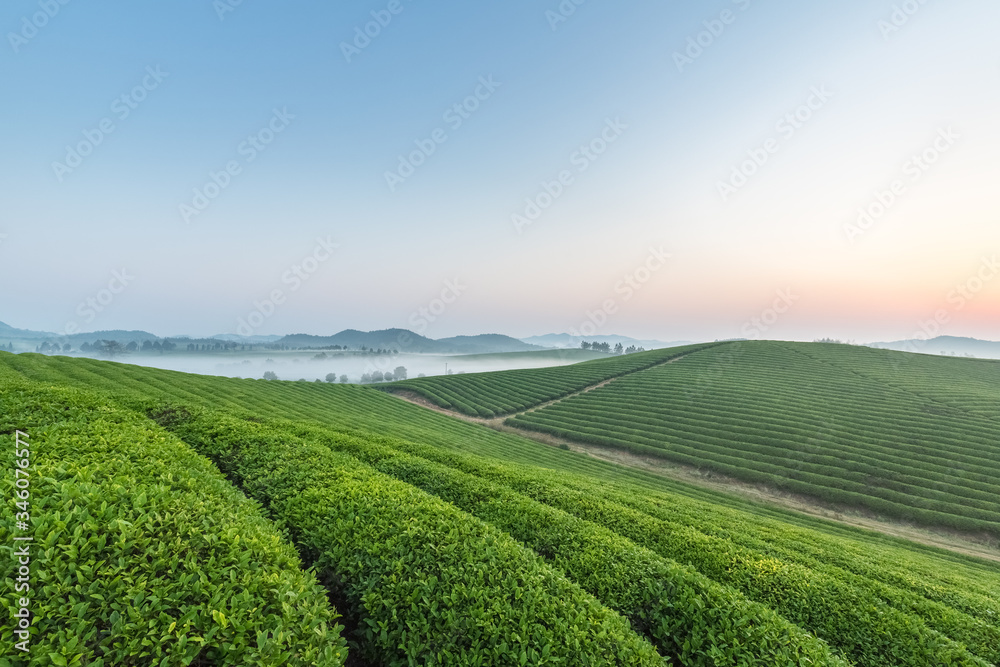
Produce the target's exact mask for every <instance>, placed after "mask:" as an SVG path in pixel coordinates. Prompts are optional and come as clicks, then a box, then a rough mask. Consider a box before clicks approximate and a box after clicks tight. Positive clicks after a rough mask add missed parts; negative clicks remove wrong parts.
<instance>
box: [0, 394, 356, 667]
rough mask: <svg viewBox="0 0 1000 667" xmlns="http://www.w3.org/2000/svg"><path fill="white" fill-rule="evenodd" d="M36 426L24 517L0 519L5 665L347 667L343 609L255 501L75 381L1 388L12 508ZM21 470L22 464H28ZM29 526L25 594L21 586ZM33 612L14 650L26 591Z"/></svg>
mask: <svg viewBox="0 0 1000 667" xmlns="http://www.w3.org/2000/svg"><path fill="white" fill-rule="evenodd" d="M15 429H18V430H22V431H25V432H27V433H28V436H29V437H28V439H27V441H28V442H29V443H30V446H29V448H28V456H27V458H28V459H29V460H30V464H31V465H30V466H29V468H28V474H29V477H28V478H27V479H28V480H29V487H28V489H27V491H28V494H29V495H28V498H27V501H26V502H27V503H28V505H27V509H28V512H29V514H30V516H31V519H30V529H29V530H28V531H21V530H18V531H17V532H16V533H13V534H12V532H11V530H10V528H13V525H12V523H9V522H7V521H4V522H3V523H2V524H0V550H2V551H4V552H5V553H4V554H3V555H2V557H0V578H2V579H3V581H4V585H5V588H6V590H7V591H8V592H9V593H10V594H9V595H8V594H5V595H4V596H3V603H2V604H3V607H4V609H3V619H2V620H0V640H2V643H3V646H4V647H5V648H4V655H3V656H2V657H0V664H10V663H9V662H6V661H7V660H13V661H14V663H15V664H30V665H74V666H75V665H90V666H93V667H100V666H105V667H112V666H116V665H140V664H143V665H145V664H149V665H153V664H155V665H188V664H206V665H207V664H212V665H233V666H240V667H242V666H244V665H251V664H252V665H275V666H278V665H329V666H334V665H343V664H344V661H345V658H346V655H347V646H346V642H345V640H344V639H343V637H342V636H341V630H342V629H343V626H341V625H339V624H337V623H336V619H337V618H338V617H339V615H338V614H337V613H336V612H334V611H333V610H332V609H331V608H330V605H329V602H328V600H327V597H326V595H325V591H324V590H323V588H322V587H321V586H319V585H318V583H317V581H316V578H315V576H314V575H313V574H312V573H307V572H303V571H302V569H301V565H300V561H299V556H298V554H297V553H296V551H295V549H294V548H293V547H292V546H291V545H290V544H288V543H287V542H285V541H284V540H283V539H282V537H281V535H280V534H279V532H278V531H277V530H276V529H275V527H274V525H273V524H272V523H271V522H270V521H268V520H266V519H265V518H264V517H263V516H262V515H261V513H260V508H259V506H258V505H256V504H255V503H253V502H251V501H249V500H247V499H246V498H245V497H244V496H243V495H242V494H240V493H239V492H238V491H237V490H236V489H234V488H233V487H232V485H230V484H229V483H228V482H227V481H226V480H225V479H223V477H222V476H221V475H220V474H219V472H218V470H216V469H215V467H214V466H213V465H212V464H211V463H210V462H208V461H207V460H205V459H204V458H203V457H201V456H198V455H197V454H195V453H194V452H192V451H191V450H190V449H189V448H188V447H186V446H185V445H184V444H183V443H181V442H180V441H179V440H177V438H175V437H173V436H171V435H169V434H166V433H164V432H163V431H162V429H160V428H158V427H157V426H156V425H155V424H153V423H152V422H150V421H149V420H147V419H143V418H140V417H138V416H136V415H133V414H131V413H128V412H127V411H125V410H122V409H119V408H112V407H107V406H106V405H103V404H102V402H100V401H99V400H97V398H96V397H94V396H92V395H90V394H85V393H83V392H78V391H74V390H65V389H51V388H35V387H29V386H28V385H26V384H23V383H17V384H11V383H10V382H5V383H4V385H3V387H2V388H0V433H3V434H4V435H2V436H0V448H2V449H0V451H2V453H0V466H3V470H4V471H5V472H4V474H3V475H2V478H3V482H2V483H0V488H2V493H3V495H4V498H5V500H6V503H5V505H6V507H7V510H8V511H9V512H10V515H9V516H10V517H11V518H13V517H14V513H15V512H22V511H24V506H22V507H16V505H15V501H16V500H20V499H19V498H15V496H14V492H15V489H16V487H15V478H14V474H13V469H14V468H15V465H16V464H15V460H17V461H20V460H23V458H24V457H23V456H15V437H14V435H13V432H14V431H15ZM17 453H18V454H23V453H24V451H23V450H21V451H20V452H17ZM22 479H23V477H22ZM15 535H16V536H22V537H23V536H31V537H33V538H34V541H33V542H29V543H27V544H29V548H28V551H29V557H28V558H29V560H30V562H29V564H28V565H27V567H28V568H29V570H30V574H29V575H28V581H27V582H20V583H27V584H28V585H29V586H30V590H29V591H23V592H22V593H18V594H16V595H15V593H14V591H15V585H16V580H15V577H19V576H21V573H20V571H19V569H18V568H19V567H20V560H21V558H23V557H22V556H19V557H13V552H14V549H15V548H19V547H20V546H21V545H23V544H25V542H15V541H14V540H13V537H14V536H15ZM21 594H23V595H25V597H27V598H28V599H29V600H30V604H29V609H30V611H31V612H32V618H31V626H30V633H31V635H30V644H29V651H28V652H27V653H22V652H21V651H20V650H17V649H15V648H14V644H15V642H16V641H20V640H21V639H22V638H23V637H18V636H16V635H15V634H14V631H15V630H16V629H19V628H16V627H15V625H16V623H17V620H18V619H17V618H16V617H15V615H14V614H15V613H17V611H18V609H19V608H20V605H19V604H18V603H17V601H18V600H19V596H20V595H21Z"/></svg>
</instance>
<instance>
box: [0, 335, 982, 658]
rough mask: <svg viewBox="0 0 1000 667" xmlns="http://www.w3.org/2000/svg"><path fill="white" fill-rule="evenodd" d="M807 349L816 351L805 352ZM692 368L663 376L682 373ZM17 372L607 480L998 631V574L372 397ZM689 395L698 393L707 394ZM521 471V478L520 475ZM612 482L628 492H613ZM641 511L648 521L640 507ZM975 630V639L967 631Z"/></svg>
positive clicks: (792, 558) (775, 549)
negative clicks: (286, 418)
mask: <svg viewBox="0 0 1000 667" xmlns="http://www.w3.org/2000/svg"><path fill="white" fill-rule="evenodd" d="M803 347H805V348H806V349H812V348H811V346H808V345H807V346H803ZM816 347H819V346H816ZM688 359H690V357H689V358H688ZM688 359H685V360H683V361H679V362H677V363H675V364H671V365H670V366H669V367H668V368H671V369H672V368H674V367H675V366H679V365H681V364H683V363H686V362H687V361H688ZM13 367H16V368H17V370H18V372H19V373H23V374H24V375H27V376H30V377H39V378H44V379H47V380H49V381H52V382H63V383H66V382H75V383H78V384H80V385H81V386H101V387H104V388H106V389H108V390H113V391H116V392H118V394H119V395H120V396H122V397H126V398H127V397H134V396H145V397H158V398H164V399H167V398H169V400H173V401H179V402H186V403H191V404H197V405H205V406H214V407H223V408H232V407H241V408H244V409H247V410H250V411H252V412H253V413H254V414H256V415H260V416H273V417H282V416H290V417H293V418H295V419H299V420H303V421H315V422H320V423H324V424H328V425H330V426H332V427H334V428H336V429H339V430H343V431H350V432H354V433H356V434H358V435H361V436H364V437H365V438H367V439H370V436H368V435H366V434H367V433H370V432H372V431H378V432H379V433H383V434H387V435H393V436H395V437H397V438H400V437H401V438H406V439H409V440H412V441H416V442H422V443H428V444H431V445H433V446H426V445H414V444H412V443H401V442H399V441H394V442H393V443H392V445H391V446H392V447H393V448H400V449H405V450H406V451H409V452H411V453H414V454H416V455H418V456H422V457H425V458H427V459H431V460H436V461H439V462H442V463H444V464H445V465H449V466H452V467H455V468H458V469H463V470H466V472H472V473H473V474H475V470H474V469H466V468H464V467H463V466H465V465H466V462H465V459H466V458H468V457H464V456H457V455H456V454H454V452H457V451H464V452H468V451H472V452H478V453H482V454H486V455H490V456H495V457H500V458H503V459H505V460H507V461H510V460H516V461H520V462H522V463H531V464H540V465H544V466H546V467H549V468H552V469H556V470H563V471H567V472H568V473H571V474H564V473H557V472H552V471H546V472H542V471H539V470H538V469H531V470H530V472H531V474H532V479H534V480H535V482H536V483H538V484H543V485H544V486H552V485H553V484H554V483H555V482H558V483H559V484H562V485H568V486H571V487H574V488H586V489H588V490H587V492H588V493H589V494H591V495H593V496H595V497H599V493H600V492H601V491H603V490H608V489H609V486H608V485H609V483H610V482H615V483H616V486H615V492H616V493H617V492H618V491H621V492H622V494H623V495H620V496H619V497H618V498H616V499H615V500H617V501H618V502H620V503H622V504H625V505H629V503H627V502H626V499H627V498H634V499H636V500H637V502H638V501H639V500H642V499H645V498H653V497H654V496H655V498H656V500H657V502H658V503H660V504H662V511H663V512H664V515H660V516H661V518H668V517H669V515H670V514H671V513H675V514H677V515H678V517H683V516H687V517H688V518H686V519H683V518H676V519H675V521H676V522H680V523H689V524H690V525H692V526H694V527H695V528H697V529H698V530H701V531H703V532H705V533H706V534H709V535H712V536H715V537H723V538H725V539H727V540H729V541H732V542H733V543H735V544H738V545H740V546H743V547H748V548H750V549H753V550H755V551H759V552H760V553H761V554H763V555H765V556H768V557H771V558H775V559H777V560H779V561H788V562H792V563H798V564H800V565H805V566H806V567H807V568H812V567H817V568H818V569H821V570H823V567H821V566H820V565H822V564H831V566H836V567H838V568H841V569H842V570H843V571H844V572H851V573H854V574H855V575H856V576H859V577H862V579H861V580H856V579H853V580H851V583H853V584H854V585H856V586H858V587H862V586H863V585H864V583H865V581H867V580H871V581H873V582H882V583H883V584H885V585H887V586H890V587H891V590H886V589H878V587H877V586H873V587H872V591H873V592H876V594H877V595H879V596H880V597H883V598H884V599H886V602H888V603H889V604H890V605H891V606H893V607H895V608H898V609H900V610H903V611H906V612H908V613H912V614H913V615H915V616H919V617H920V618H922V619H924V621H925V622H926V623H927V624H928V625H929V626H930V627H934V628H937V629H939V630H941V631H942V632H944V633H946V634H948V635H949V636H952V638H955V639H961V638H960V637H956V636H955V635H958V634H960V631H961V627H962V626H963V624H964V625H966V626H968V625H969V623H968V622H967V621H965V620H963V619H961V618H959V619H958V623H957V624H955V625H952V626H951V628H950V629H947V627H946V626H945V625H944V624H943V623H945V622H950V621H949V618H951V619H952V620H954V617H953V616H952V615H951V614H950V612H947V611H945V613H943V614H942V616H941V619H940V621H935V619H934V616H933V614H934V613H935V608H921V607H920V604H919V601H917V602H915V601H914V599H913V597H912V596H922V597H924V598H926V599H928V600H931V601H934V602H939V603H941V604H944V605H946V606H948V607H951V608H953V609H955V610H959V611H961V612H962V613H964V614H966V615H968V616H969V617H972V618H975V619H980V620H982V621H983V622H984V623H986V624H987V625H989V626H991V627H992V628H995V627H996V625H997V624H996V622H995V620H994V619H995V618H996V617H995V616H992V614H995V613H996V610H997V604H998V599H1000V598H998V595H997V591H998V590H1000V575H998V570H997V568H996V566H995V565H988V564H986V563H984V562H983V561H978V560H975V559H971V558H968V557H964V556H961V555H959V554H954V553H950V552H942V551H940V550H937V549H933V548H930V547H923V546H920V545H916V544H913V543H907V542H903V541H901V540H898V539H896V538H890V537H886V536H882V535H876V534H874V533H869V532H865V531H861V530H858V529H855V528H849V527H846V526H842V525H835V524H832V523H829V522H826V521H823V520H819V519H813V518H809V517H805V516H802V515H796V514H793V513H791V512H789V511H787V510H780V509H777V508H772V507H765V506H760V505H754V504H751V503H747V502H746V501H740V500H736V499H734V498H731V497H728V496H724V495H721V494H719V493H717V492H712V491H708V490H705V489H699V488H696V487H692V486H689V485H685V484H682V483H679V482H671V481H669V480H666V479H664V478H662V477H657V476H656V475H654V474H652V473H648V472H643V471H640V470H634V469H627V468H622V467H617V466H613V465H611V464H606V463H602V462H600V461H597V460H594V459H591V458H588V457H585V456H581V455H578V454H575V453H574V452H566V451H561V450H559V449H555V448H551V447H546V446H543V445H539V444H538V443H535V442H532V441H530V440H525V439H522V438H518V437H516V436H512V435H508V434H504V433H499V432H496V431H493V430H491V429H487V428H484V427H481V426H477V425H474V424H469V423H466V422H461V421H459V420H455V419H451V418H448V417H446V416H444V415H441V414H438V413H435V412H433V411H430V410H424V409H422V408H419V407H417V406H414V405H411V404H409V403H406V402H404V401H400V400H398V399H394V398H392V397H391V396H388V395H386V394H384V393H381V392H379V391H375V390H373V389H371V388H368V387H353V386H330V385H315V384H312V383H296V382H263V381H252V380H235V379H229V378H216V377H205V376H194V375H188V374H183V373H176V372H172V371H162V370H157V369H147V368H140V367H135V366H129V365H122V364H114V363H109V362H98V361H92V360H85V359H67V358H59V357H43V356H40V355H17V356H16V357H15V356H14V355H9V354H0V373H3V372H4V371H5V369H8V368H13ZM620 381H621V380H618V381H616V383H617V382H620ZM695 388H696V389H697V390H699V391H701V390H702V389H703V388H704V387H695ZM376 440H377V439H376ZM505 465H507V464H505ZM518 470H520V471H521V472H525V473H527V472H529V469H527V468H523V469H522V468H518ZM595 479H599V480H601V484H599V485H594V484H593V480H595ZM619 483H620V484H624V485H625V486H618V484H619ZM665 491H666V493H664V492H665ZM629 506H632V505H629ZM645 509H647V510H648V511H649V512H653V510H652V509H650V508H648V507H647V508H645ZM720 527H721V528H720ZM779 528H780V529H779ZM720 529H721V530H724V531H725V530H727V529H728V534H727V535H721V534H719V530H720ZM750 536H759V537H760V540H759V541H758V542H757V543H748V542H747V541H746V539H747V538H748V537H750ZM806 548H808V550H809V551H808V553H809V558H810V559H811V560H810V561H809V562H803V560H802V559H801V558H796V554H798V553H800V552H801V551H803V550H805V549H806ZM816 563H819V564H820V565H816ZM823 571H824V572H825V573H826V574H835V573H832V572H831V571H828V570H823ZM894 591H895V592H894ZM938 611H940V610H938ZM972 627H973V630H975V627H974V624H972ZM989 637H990V635H989V633H988V632H985V633H982V635H981V636H980V638H979V639H978V640H976V639H975V637H973V638H972V639H971V640H970V639H964V641H966V642H967V643H968V645H969V646H970V647H976V648H975V650H976V651H977V652H979V653H986V651H985V650H984V649H982V645H983V643H984V642H988V641H989ZM977 641H978V644H977Z"/></svg>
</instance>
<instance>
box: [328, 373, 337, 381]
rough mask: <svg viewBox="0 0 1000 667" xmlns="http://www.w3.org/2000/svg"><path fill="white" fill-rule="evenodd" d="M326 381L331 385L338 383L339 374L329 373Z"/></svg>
mask: <svg viewBox="0 0 1000 667" xmlns="http://www.w3.org/2000/svg"><path fill="white" fill-rule="evenodd" d="M326 381H327V382H331V383H333V382H336V381H337V374H336V373H327V374H326Z"/></svg>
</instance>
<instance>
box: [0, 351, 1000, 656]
mask: <svg viewBox="0 0 1000 667" xmlns="http://www.w3.org/2000/svg"><path fill="white" fill-rule="evenodd" d="M422 404H423V405H422ZM998 426H1000V362H992V361H979V360H971V359H957V358H945V357H930V356H923V355H913V354H907V353H901V352H892V351H887V350H876V349H869V348H862V347H855V346H847V345H835V344H819V343H813V344H806V343H784V342H764V341H761V342H757V341H735V342H724V343H710V344H700V345H689V346H685V347H674V348H666V349H662V350H654V351H650V352H642V353H637V354H629V355H622V356H608V357H606V358H600V359H596V360H592V361H584V362H581V363H576V364H571V365H566V366H560V367H551V368H533V369H526V370H517V371H501V372H493V373H476V374H463V375H447V376H439V377H428V378H419V379H411V380H403V381H400V382H395V383H388V384H383V385H377V386H359V385H339V384H338V385H334V384H325V383H322V384H321V383H312V382H283V381H264V380H244V379H237V378H225V377H213V376H203V375H192V374H186V373H181V372H176V371H169V370H160V369H152V368H144V367H140V366H134V365H128V364H118V363H113V362H106V361H96V360H91V359H81V358H68V357H60V356H45V355H41V354H11V353H6V352H0V440H2V447H3V448H2V455H0V464H2V465H3V467H4V476H3V479H4V482H3V488H4V498H5V501H6V512H7V513H6V519H5V521H3V522H2V523H0V545H2V547H3V549H4V550H5V551H6V554H5V555H4V558H3V559H0V563H2V565H0V569H2V576H3V578H4V580H5V595H4V597H3V605H4V607H5V610H4V611H5V613H4V617H3V621H2V625H0V636H2V639H3V647H4V649H3V653H2V655H0V666H5V665H32V666H34V665H70V666H85V665H100V666H102V667H112V666H116V665H164V666H166V665H234V666H235V665H275V666H277V665H348V666H376V665H378V666H381V665H389V666H393V667H395V666H400V667H402V666H411V665H412V666H415V665H433V666H445V665H455V666H458V665H462V666H479V665H503V666H508V665H511V666H528V665H551V666H565V667H576V666H586V667H589V666H594V667H596V666H603V665H615V666H620V667H631V666H633V665H659V666H662V665H692V666H699V667H714V666H737V665H739V666H761V667H764V666H772V665H781V666H786V665H788V666H790V665H810V666H838V667H839V666H844V667H846V666H849V665H859V666H869V665H870V666H885V667H888V666H895V665H905V666H914V667H916V666H920V667H931V666H933V667H938V666H942V665H949V666H962V667H965V666H968V667H989V666H991V665H992V666H994V667H996V666H997V665H1000V558H997V559H989V558H979V557H976V556H974V555H970V554H969V553H967V552H965V551H961V550H946V549H942V548H939V547H935V546H930V545H927V544H922V543H918V542H913V541H907V540H905V539H901V538H898V537H892V536H890V535H887V534H885V533H881V532H876V531H871V530H864V529H861V528H857V527H852V526H850V525H847V524H845V523H840V522H835V521H830V520H827V519H823V518H819V517H817V516H813V515H810V514H806V513H800V512H796V511H794V510H793V509H789V508H787V507H782V506H779V505H774V504H767V503H764V502H755V501H751V500H748V499H746V498H745V497H744V496H741V495H738V494H734V493H728V492H726V491H725V490H724V489H723V490H720V488H719V485H718V484H716V485H714V486H712V487H711V488H710V487H708V486H704V485H698V484H694V483H690V482H687V481H682V480H680V479H675V478H672V477H670V476H667V475H665V474H660V473H658V472H656V471H654V470H653V469H651V468H649V467H648V466H647V467H641V466H633V465H628V464H627V462H628V461H630V460H631V459H632V458H634V459H639V458H642V459H651V460H657V461H663V462H664V463H665V464H669V465H675V466H683V467H684V468H685V469H690V470H696V471H701V472H704V473H706V474H712V475H714V476H715V477H714V479H717V480H732V482H733V484H744V485H756V486H759V487H760V488H766V489H771V490H773V491H774V492H775V493H787V494H794V496H795V497H796V498H798V499H800V500H801V501H802V502H811V503H815V504H816V506H818V507H835V508H838V509H839V510H841V511H844V512H857V513H859V514H863V515H865V516H868V517H873V518H877V519H878V520H879V521H882V522H886V523H891V522H896V523H899V524H900V525H907V526H913V527H915V528H918V529H920V530H925V531H928V532H934V533H935V534H940V535H948V536H952V537H954V538H955V539H956V540H965V541H967V542H968V543H970V544H972V543H974V544H978V545H980V546H981V547H982V549H983V550H985V551H988V552H990V553H992V554H995V555H1000V552H997V551H996V549H995V545H996V544H997V542H998V540H1000V481H998V480H1000V437H998ZM557 443H558V444H557ZM597 450H600V451H605V452H618V453H620V454H621V457H620V460H621V461H622V463H612V462H609V461H606V460H603V459H602V458H597V457H595V456H592V455H590V454H588V452H593V451H597ZM630 457H631V458H630ZM18 471H19V472H18ZM25 545H27V546H25ZM25 553H26V554H27V555H24V554H25ZM19 559H20V560H19ZM25 561H27V562H25ZM18 646H20V647H21V648H18ZM22 648H23V649H24V650H22Z"/></svg>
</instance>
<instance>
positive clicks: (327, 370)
mask: <svg viewBox="0 0 1000 667" xmlns="http://www.w3.org/2000/svg"><path fill="white" fill-rule="evenodd" d="M607 356H608V355H606V354H604V353H600V352H589V351H584V350H553V351H545V352H527V353H507V354H474V355H436V354H397V355H374V354H363V353H359V352H343V351H340V352H338V351H334V352H330V351H327V352H312V351H296V350H288V351H275V350H267V351H260V352H257V351H254V352H234V353H228V354H165V355H155V354H154V355H141V354H134V355H126V356H121V357H118V358H116V359H115V361H117V362H121V363H128V364H136V365H139V366H149V367H152V368H163V369H167V370H174V371H183V372H185V373H197V374H200V375H219V376H223V377H234V378H262V377H264V373H266V372H268V371H270V372H273V373H274V374H275V375H277V376H278V379H279V380H302V379H304V380H308V381H310V382H311V381H313V380H317V379H318V380H324V381H325V380H326V377H327V375H328V374H331V373H333V374H335V375H336V376H337V381H338V382H340V376H342V375H346V376H347V378H348V382H350V383H360V382H361V378H362V376H363V375H365V374H372V373H374V372H376V371H377V372H380V373H385V372H389V373H392V372H393V371H395V369H396V368H398V367H400V366H402V367H404V368H405V369H406V372H407V377H410V378H414V377H417V376H418V375H419V374H421V373H423V374H424V375H428V376H431V375H444V374H445V372H446V371H447V372H453V373H481V372H486V371H502V370H513V369H517V368H541V367H545V366H563V365H566V364H573V363H577V362H580V361H586V360H588V359H600V358H604V357H607Z"/></svg>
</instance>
